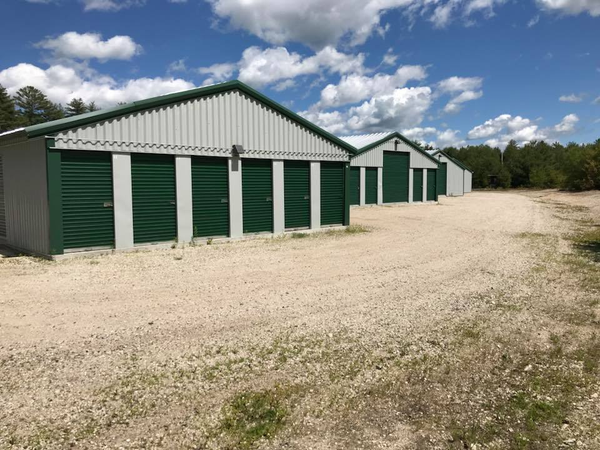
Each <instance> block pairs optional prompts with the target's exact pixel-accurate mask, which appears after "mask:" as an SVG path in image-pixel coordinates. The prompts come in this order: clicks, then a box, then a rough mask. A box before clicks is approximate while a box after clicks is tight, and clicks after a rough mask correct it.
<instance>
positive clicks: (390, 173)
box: [383, 152, 410, 203]
mask: <svg viewBox="0 0 600 450" xmlns="http://www.w3.org/2000/svg"><path fill="white" fill-rule="evenodd" d="M409 167H410V153H403V152H383V203H400V202H408V179H409V177H408V173H409Z"/></svg>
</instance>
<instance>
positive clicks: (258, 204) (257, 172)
mask: <svg viewBox="0 0 600 450" xmlns="http://www.w3.org/2000/svg"><path fill="white" fill-rule="evenodd" d="M242 202H243V207H242V209H243V215H244V219H243V222H244V233H262V232H270V233H272V232H273V162H272V161H271V160H269V159H244V160H242Z"/></svg>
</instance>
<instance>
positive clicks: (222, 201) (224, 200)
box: [221, 198, 229, 203]
mask: <svg viewBox="0 0 600 450" xmlns="http://www.w3.org/2000/svg"><path fill="white" fill-rule="evenodd" d="M221 203H229V200H227V199H226V198H222V199H221Z"/></svg>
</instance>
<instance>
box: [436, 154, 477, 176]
mask: <svg viewBox="0 0 600 450" xmlns="http://www.w3.org/2000/svg"><path fill="white" fill-rule="evenodd" d="M427 153H429V154H430V155H431V156H435V155H437V154H438V153H441V154H442V155H444V156H445V157H446V158H448V159H449V160H450V161H452V162H453V163H454V164H456V165H457V166H458V167H460V168H461V169H463V170H468V171H469V172H471V173H473V171H472V170H471V169H469V167H468V166H467V165H466V164H465V163H463V162H462V161H459V160H458V159H456V158H453V157H452V156H450V155H449V154H448V153H446V152H445V151H443V150H427Z"/></svg>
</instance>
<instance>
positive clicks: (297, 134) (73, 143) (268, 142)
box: [56, 91, 349, 161]
mask: <svg viewBox="0 0 600 450" xmlns="http://www.w3.org/2000/svg"><path fill="white" fill-rule="evenodd" d="M233 144H240V145H243V146H244V149H245V150H247V154H246V155H244V157H247V158H263V159H299V160H313V161H348V159H349V154H348V153H347V152H346V151H344V150H342V149H341V148H340V147H338V146H337V145H335V144H333V143H331V142H329V141H327V140H325V139H323V138H322V137H320V136H318V135H317V134H315V133H313V132H312V131H310V130H308V129H307V128H304V127H303V126H302V125H300V124H298V123H297V122H294V121H292V120H290V119H288V118H287V117H285V116H283V115H281V114H280V113H278V112H277V111H275V110H273V109H271V108H269V107H267V106H265V105H263V104H262V103H260V102H258V101H256V100H254V99H252V98H250V97H248V96H246V95H245V94H243V93H242V92H240V91H231V92H226V93H222V94H217V95H212V96H207V97H203V98H198V99H193V100H189V101H186V102H182V103H177V104H173V105H169V106H164V107H160V108H155V109H151V110H147V111H142V112H138V113H134V114H130V115H127V116H123V117H120V118H117V119H113V120H109V121H105V122H99V123H97V124H94V125H90V126H86V127H81V128H77V129H73V130H70V131H67V132H63V133H59V134H58V136H57V137H56V148H61V149H79V150H103V151H113V152H140V153H165V154H173V155H204V156H231V147H232V145H233Z"/></svg>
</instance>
